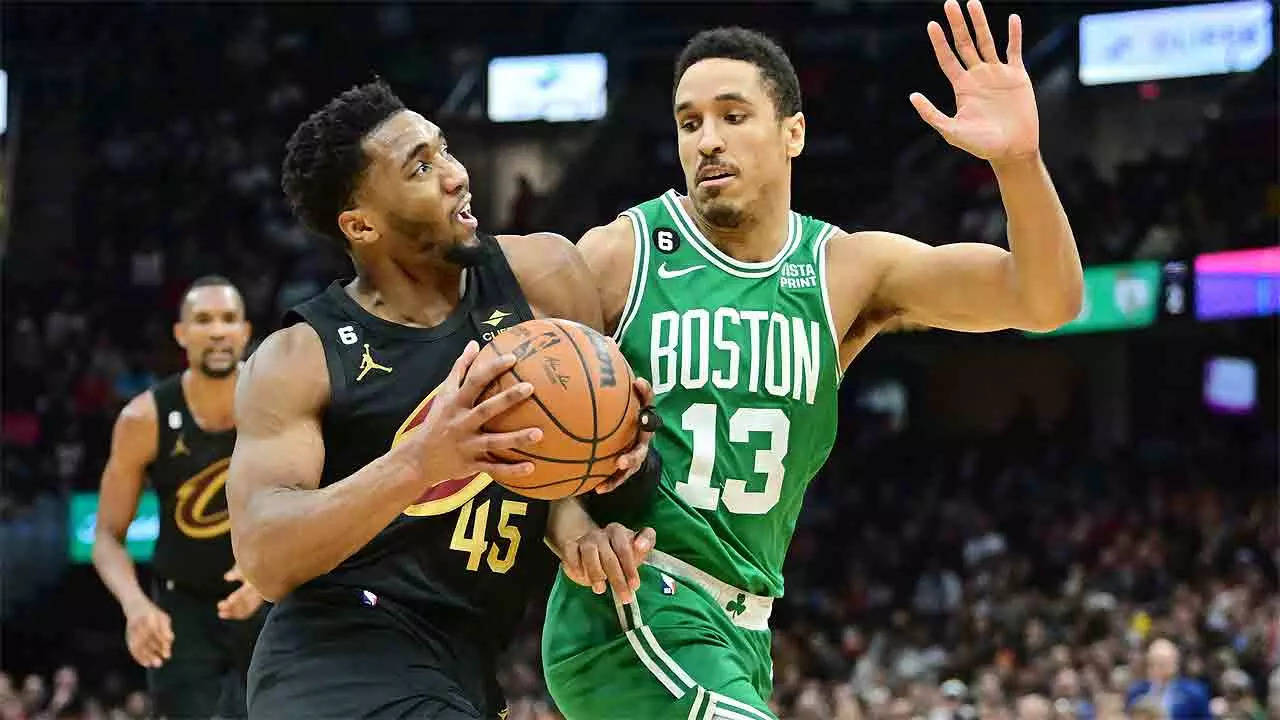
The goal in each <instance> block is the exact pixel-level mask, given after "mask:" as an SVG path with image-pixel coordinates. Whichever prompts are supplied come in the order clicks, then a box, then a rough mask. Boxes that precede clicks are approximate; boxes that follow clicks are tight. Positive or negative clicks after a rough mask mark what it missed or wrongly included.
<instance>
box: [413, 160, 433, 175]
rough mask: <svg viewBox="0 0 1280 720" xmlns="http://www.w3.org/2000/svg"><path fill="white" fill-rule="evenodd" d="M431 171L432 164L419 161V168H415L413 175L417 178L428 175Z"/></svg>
mask: <svg viewBox="0 0 1280 720" xmlns="http://www.w3.org/2000/svg"><path fill="white" fill-rule="evenodd" d="M430 169H431V163H429V162H423V161H421V160H419V161H418V166H417V167H415V168H414V169H413V174H414V175H415V176H417V175H426V174H427V171H429V170H430Z"/></svg>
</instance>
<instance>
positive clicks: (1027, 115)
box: [911, 0, 1040, 165]
mask: <svg viewBox="0 0 1280 720" xmlns="http://www.w3.org/2000/svg"><path fill="white" fill-rule="evenodd" d="M942 7H943V11H944V12H945V13H946V15H947V22H948V24H950V26H951V37H952V39H953V40H954V42H955V46H956V52H958V53H959V54H960V57H959V59H957V58H956V53H955V52H952V51H951V46H950V45H948V44H947V36H946V34H944V33H943V31H942V26H941V25H939V24H938V23H936V22H933V21H930V22H929V28H928V32H929V40H930V41H931V42H932V43H933V52H934V55H936V56H937V58H938V67H940V68H942V73H943V74H944V75H946V76H947V80H949V81H951V89H952V91H954V92H955V96H956V114H955V117H948V116H947V115H945V114H943V113H942V112H941V111H940V110H938V108H937V107H935V106H934V104H933V103H931V102H929V100H928V98H926V97H925V96H924V95H922V94H920V93H918V92H916V93H911V104H912V105H914V106H915V108H916V112H918V113H920V117H921V118H923V119H924V121H925V122H927V123H929V124H930V125H932V126H933V128H934V129H935V130H937V131H938V132H939V133H941V134H942V137H943V138H944V139H946V141H947V142H948V143H950V144H952V145H954V146H956V147H958V148H960V149H962V150H965V151H967V152H969V153H971V154H973V155H975V156H977V157H980V158H982V159H983V160H987V161H989V162H991V163H992V164H993V165H994V164H999V163H1003V162H1009V161H1014V160H1019V159H1023V158H1029V157H1032V156H1034V155H1035V154H1036V153H1038V152H1039V151H1040V119H1039V117H1038V116H1037V115H1036V97H1035V92H1034V91H1033V90H1032V87H1031V77H1030V76H1028V75H1027V69H1026V68H1025V67H1024V66H1023V65H1022V19H1021V18H1019V17H1018V16H1017V15H1010V16H1009V46H1008V49H1007V50H1006V55H1007V57H1008V62H1001V61H1000V55H999V54H997V52H996V41H995V39H994V38H993V37H992V36H991V28H990V27H989V26H988V25H987V15H986V13H984V12H983V10H982V3H981V2H979V0H969V17H970V18H972V20H973V29H974V33H975V34H976V35H977V38H978V41H977V45H976V46H975V45H974V41H973V37H972V36H970V35H969V27H968V25H966V24H965V18H964V11H963V10H961V9H960V3H959V2H957V1H956V0H947V2H946V3H945V4H944V5H943V6H942ZM962 62H963V64H962Z"/></svg>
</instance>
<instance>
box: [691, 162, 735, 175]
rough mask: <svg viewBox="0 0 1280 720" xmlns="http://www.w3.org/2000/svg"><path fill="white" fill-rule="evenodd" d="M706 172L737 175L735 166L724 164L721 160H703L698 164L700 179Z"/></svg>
mask: <svg viewBox="0 0 1280 720" xmlns="http://www.w3.org/2000/svg"><path fill="white" fill-rule="evenodd" d="M707 171H716V172H729V173H733V174H735V175H736V174H738V168H737V166H736V165H734V164H733V163H727V162H724V161H723V160H703V161H702V162H700V163H698V171H697V176H698V177H701V176H702V174H703V173H704V172H707Z"/></svg>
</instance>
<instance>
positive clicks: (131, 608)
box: [120, 590, 153, 620]
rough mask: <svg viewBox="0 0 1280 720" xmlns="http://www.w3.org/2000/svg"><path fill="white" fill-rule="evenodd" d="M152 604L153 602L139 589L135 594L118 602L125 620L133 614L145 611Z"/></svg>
mask: <svg viewBox="0 0 1280 720" xmlns="http://www.w3.org/2000/svg"><path fill="white" fill-rule="evenodd" d="M152 605H153V603H152V602H151V598H149V597H147V596H146V595H144V594H143V593H142V591H141V590H138V591H137V594H136V595H133V596H131V597H129V598H128V599H126V600H125V601H123V602H121V603H120V609H121V610H122V611H124V617H125V619H126V620H127V619H129V618H132V617H134V616H135V615H138V614H140V613H143V612H146V611H147V610H149V609H150V608H151V606H152Z"/></svg>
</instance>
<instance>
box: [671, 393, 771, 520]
mask: <svg viewBox="0 0 1280 720" xmlns="http://www.w3.org/2000/svg"><path fill="white" fill-rule="evenodd" d="M718 415H719V413H718V411H717V407H716V405H713V404H712V403H694V404H693V405H690V406H689V408H688V409H687V410H685V411H684V414H683V415H681V416H680V427H681V428H683V429H685V430H688V431H689V432H691V433H693V460H692V462H690V463H689V477H688V479H686V480H683V481H680V482H677V483H676V492H677V493H679V495H680V497H681V498H683V499H684V501H685V502H687V503H689V504H690V505H692V506H693V507H695V508H698V509H700V510H713V511H714V510H715V509H716V508H717V507H718V506H719V504H720V501H721V500H723V501H724V506H725V507H726V508H728V510H729V512H731V513H734V514H737V515H764V514H765V513H767V512H769V511H770V510H772V509H773V506H774V505H777V504H778V499H779V498H780V497H781V496H782V479H783V475H784V474H785V472H786V468H785V466H784V465H783V464H782V461H783V459H784V458H786V456H787V438H788V437H789V436H790V434H791V420H790V419H788V418H787V416H786V414H785V413H783V412H782V410H780V409H778V408H739V409H738V410H737V411H736V412H734V413H733V415H732V416H730V417H729V442H731V443H745V442H747V440H748V436H750V434H751V433H753V432H767V433H769V446H768V447H767V448H762V449H759V450H756V457H755V471H756V472H757V473H761V474H763V475H764V476H765V484H764V489H763V490H747V481H746V480H743V479H740V478H727V479H725V481H724V490H723V491H722V490H720V489H719V488H716V487H712V485H711V470H712V468H714V467H715V464H716V422H717V421H718V419H719V418H718Z"/></svg>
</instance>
